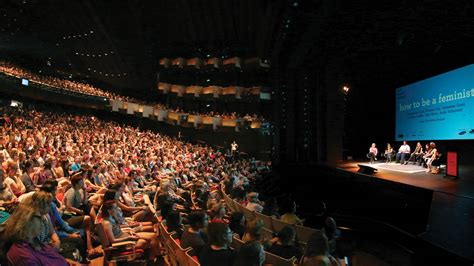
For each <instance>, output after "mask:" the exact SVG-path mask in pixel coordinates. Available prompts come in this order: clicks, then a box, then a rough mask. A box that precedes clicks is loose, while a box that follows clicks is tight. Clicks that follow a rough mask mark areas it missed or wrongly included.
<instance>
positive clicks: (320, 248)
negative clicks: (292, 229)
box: [299, 232, 340, 266]
mask: <svg viewBox="0 0 474 266" xmlns="http://www.w3.org/2000/svg"><path fill="white" fill-rule="evenodd" d="M299 265H300V266H339V265H340V264H339V261H337V260H336V259H335V258H334V257H332V256H331V255H329V245H328V239H327V237H326V235H325V234H324V232H316V233H313V234H312V235H311V236H310V238H309V240H308V243H306V248H305V251H304V254H303V256H302V257H301V259H300V262H299Z"/></svg>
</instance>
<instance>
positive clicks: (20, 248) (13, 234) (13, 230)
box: [0, 204, 68, 266]
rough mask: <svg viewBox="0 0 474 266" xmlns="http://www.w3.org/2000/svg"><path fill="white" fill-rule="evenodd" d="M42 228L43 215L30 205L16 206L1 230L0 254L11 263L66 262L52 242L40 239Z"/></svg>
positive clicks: (49, 263)
mask: <svg viewBox="0 0 474 266" xmlns="http://www.w3.org/2000/svg"><path fill="white" fill-rule="evenodd" d="M42 228H43V218H42V216H41V215H40V214H38V212H37V211H36V210H35V209H34V208H33V207H32V206H28V205H24V204H22V205H21V206H19V207H18V208H17V209H16V210H15V212H14V213H13V214H12V216H11V217H10V218H9V219H8V220H7V221H6V222H5V224H4V226H3V228H2V230H1V231H0V239H1V241H0V253H3V254H1V256H6V257H8V261H10V262H11V263H12V265H58V266H67V265H68V263H67V262H66V260H65V259H64V257H62V256H61V255H60V254H59V253H58V251H57V249H56V248H55V247H54V246H51V245H49V244H47V243H44V242H42V241H40V237H41V234H42V231H43V230H42ZM5 253H6V254H5Z"/></svg>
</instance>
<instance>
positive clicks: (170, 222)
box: [166, 211, 185, 239]
mask: <svg viewBox="0 0 474 266" xmlns="http://www.w3.org/2000/svg"><path fill="white" fill-rule="evenodd" d="M166 227H167V230H168V232H170V233H171V232H175V237H176V238H177V239H181V236H182V235H183V233H184V230H185V228H184V226H183V223H182V218H181V214H180V213H179V212H177V211H171V212H170V213H168V216H167V217H166Z"/></svg>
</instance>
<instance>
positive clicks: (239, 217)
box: [229, 212, 245, 239]
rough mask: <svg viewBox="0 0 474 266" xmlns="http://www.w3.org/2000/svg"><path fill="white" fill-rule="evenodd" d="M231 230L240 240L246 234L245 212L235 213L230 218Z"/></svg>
mask: <svg viewBox="0 0 474 266" xmlns="http://www.w3.org/2000/svg"><path fill="white" fill-rule="evenodd" d="M229 228H230V230H232V232H234V233H235V234H238V235H239V237H240V239H242V237H243V236H244V233H245V216H244V213H243V212H233V213H232V215H231V216H230V222H229Z"/></svg>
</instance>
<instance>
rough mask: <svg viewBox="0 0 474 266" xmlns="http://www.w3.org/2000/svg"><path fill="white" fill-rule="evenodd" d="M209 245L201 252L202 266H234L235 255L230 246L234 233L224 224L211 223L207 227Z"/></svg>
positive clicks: (200, 260)
mask: <svg viewBox="0 0 474 266" xmlns="http://www.w3.org/2000/svg"><path fill="white" fill-rule="evenodd" d="M207 232H208V235H209V245H207V246H205V247H203V248H202V250H201V251H200V252H199V262H200V264H201V265H202V266H222V265H233V263H234V259H235V255H234V252H233V250H232V249H230V244H231V243H232V231H231V230H230V229H229V226H228V225H227V224H224V223H209V225H208V227H207Z"/></svg>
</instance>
